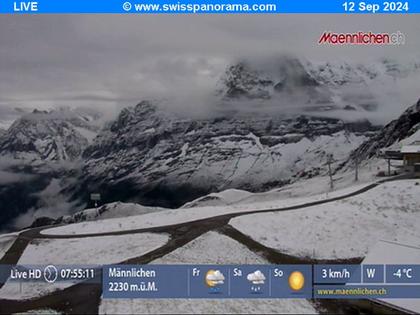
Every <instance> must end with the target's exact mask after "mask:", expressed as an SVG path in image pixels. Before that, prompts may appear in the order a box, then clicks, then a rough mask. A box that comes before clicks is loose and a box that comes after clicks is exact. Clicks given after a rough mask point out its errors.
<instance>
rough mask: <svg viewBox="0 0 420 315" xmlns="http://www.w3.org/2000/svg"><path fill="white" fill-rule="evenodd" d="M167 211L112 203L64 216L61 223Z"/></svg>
mask: <svg viewBox="0 0 420 315" xmlns="http://www.w3.org/2000/svg"><path fill="white" fill-rule="evenodd" d="M162 210H167V209H165V208H160V207H146V206H142V205H140V204H136V203H124V202H120V201H117V202H112V203H108V204H105V205H103V206H101V207H98V208H91V209H85V210H82V211H79V212H76V213H74V214H73V215H71V216H64V217H63V222H81V221H95V220H103V219H110V218H121V217H129V216H133V215H141V214H146V213H151V212H157V211H162Z"/></svg>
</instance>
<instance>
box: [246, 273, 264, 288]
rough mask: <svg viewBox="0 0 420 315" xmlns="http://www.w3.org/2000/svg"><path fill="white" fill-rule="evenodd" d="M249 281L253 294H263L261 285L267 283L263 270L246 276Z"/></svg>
mask: <svg viewBox="0 0 420 315" xmlns="http://www.w3.org/2000/svg"><path fill="white" fill-rule="evenodd" d="M246 278H247V280H248V281H249V282H251V283H252V286H251V291H252V292H253V293H259V292H261V285H263V284H264V283H265V276H264V274H263V273H262V272H261V270H256V271H254V272H252V273H250V274H248V275H247V276H246Z"/></svg>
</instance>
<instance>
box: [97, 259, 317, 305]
mask: <svg viewBox="0 0 420 315" xmlns="http://www.w3.org/2000/svg"><path fill="white" fill-rule="evenodd" d="M103 297H104V298H217V299H221V298H311V297H312V266H310V265H278V266H276V265H241V266H230V265H223V266H221V265H194V266H193V265H142V266H140V265H113V266H106V267H104V269H103Z"/></svg>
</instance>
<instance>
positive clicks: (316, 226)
mask: <svg viewBox="0 0 420 315" xmlns="http://www.w3.org/2000/svg"><path fill="white" fill-rule="evenodd" d="M417 182H418V183H419V184H420V180H417V181H416V180H400V181H394V182H388V183H384V184H382V185H380V186H378V187H376V188H374V189H372V190H370V191H367V192H365V193H363V194H361V195H357V196H354V197H351V198H347V199H343V200H340V201H336V202H331V203H327V204H323V205H318V206H313V207H308V208H304V209H300V210H293V211H285V212H277V213H267V214H254V215H248V216H242V217H238V218H235V219H233V220H231V222H230V224H231V225H233V226H234V227H235V228H237V229H238V230H240V231H242V232H243V233H245V234H247V235H249V236H251V237H252V238H253V239H254V240H256V241H258V242H260V243H262V244H264V245H266V246H268V247H271V248H275V249H277V250H279V251H281V252H282V253H287V254H290V255H294V256H301V257H315V258H328V259H334V258H350V257H364V256H365V255H366V254H367V252H368V250H369V248H370V247H371V246H372V245H373V244H375V243H376V242H377V241H378V240H379V239H384V238H385V239H389V240H393V241H401V242H404V240H406V239H413V238H417V239H420V230H419V229H418V226H419V225H420V207H419V205H420V185H416V183H417ZM418 245H420V244H418Z"/></svg>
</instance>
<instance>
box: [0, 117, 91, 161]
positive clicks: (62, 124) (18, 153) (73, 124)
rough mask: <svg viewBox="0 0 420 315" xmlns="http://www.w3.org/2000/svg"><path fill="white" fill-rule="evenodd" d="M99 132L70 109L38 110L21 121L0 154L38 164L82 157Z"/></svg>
mask: <svg viewBox="0 0 420 315" xmlns="http://www.w3.org/2000/svg"><path fill="white" fill-rule="evenodd" d="M96 132H97V127H95V126H94V125H93V124H91V123H90V121H89V119H88V118H86V117H84V116H81V115H80V114H78V113H76V112H73V111H72V110H70V109H61V110H54V111H49V112H48V111H39V110H34V111H33V112H32V113H28V114H25V115H23V116H22V117H21V118H19V119H17V120H16V121H15V122H14V123H13V124H12V125H11V126H10V128H9V129H8V130H7V132H6V133H5V134H4V135H3V137H2V138H1V139H0V155H1V156H8V157H13V158H17V159H26V160H29V161H31V160H37V161H45V160H47V161H63V160H75V159H77V158H79V157H80V156H81V154H82V152H83V150H84V149H85V148H86V147H87V146H88V144H89V141H91V140H92V139H93V138H94V137H95V136H96Z"/></svg>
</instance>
